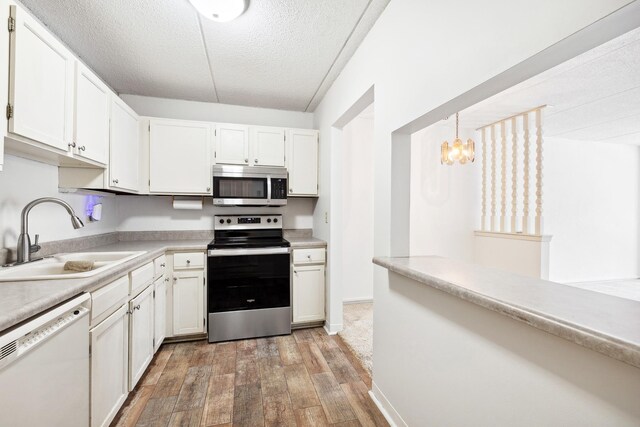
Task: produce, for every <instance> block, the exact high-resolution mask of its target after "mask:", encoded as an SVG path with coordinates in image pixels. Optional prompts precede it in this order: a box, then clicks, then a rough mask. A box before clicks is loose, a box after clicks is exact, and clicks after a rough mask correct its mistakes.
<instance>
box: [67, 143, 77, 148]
mask: <svg viewBox="0 0 640 427" xmlns="http://www.w3.org/2000/svg"><path fill="white" fill-rule="evenodd" d="M67 145H68V146H69V147H71V148H76V143H75V142H71V143H69V144H67Z"/></svg>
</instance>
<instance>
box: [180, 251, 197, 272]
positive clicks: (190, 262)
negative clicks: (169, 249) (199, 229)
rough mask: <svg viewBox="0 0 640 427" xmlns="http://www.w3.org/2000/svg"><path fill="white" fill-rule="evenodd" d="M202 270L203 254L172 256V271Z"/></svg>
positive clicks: (191, 253)
mask: <svg viewBox="0 0 640 427" xmlns="http://www.w3.org/2000/svg"><path fill="white" fill-rule="evenodd" d="M186 268H204V252H185V253H177V254H173V269H174V270H179V269H186Z"/></svg>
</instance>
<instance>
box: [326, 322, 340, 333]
mask: <svg viewBox="0 0 640 427" xmlns="http://www.w3.org/2000/svg"><path fill="white" fill-rule="evenodd" d="M342 328H343V325H342V323H331V324H329V323H326V322H325V324H324V330H325V331H327V334H329V335H335V334H337V333H338V332H340V331H341V330H342Z"/></svg>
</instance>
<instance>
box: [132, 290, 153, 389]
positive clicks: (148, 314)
mask: <svg viewBox="0 0 640 427" xmlns="http://www.w3.org/2000/svg"><path fill="white" fill-rule="evenodd" d="M129 312H130V313H131V320H130V330H129V331H130V333H129V391H131V390H133V388H134V387H135V386H136V384H137V383H138V380H140V377H142V374H143V373H144V370H145V369H147V366H149V363H151V359H152V358H153V334H154V326H153V321H154V315H153V285H149V286H148V287H147V289H145V290H144V291H142V293H141V294H140V295H138V296H137V297H135V298H134V299H132V300H131V301H130V302H129Z"/></svg>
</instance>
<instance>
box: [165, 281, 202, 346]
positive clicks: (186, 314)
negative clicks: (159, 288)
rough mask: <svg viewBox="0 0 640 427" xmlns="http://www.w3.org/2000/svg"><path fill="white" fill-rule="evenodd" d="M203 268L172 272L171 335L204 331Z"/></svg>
mask: <svg viewBox="0 0 640 427" xmlns="http://www.w3.org/2000/svg"><path fill="white" fill-rule="evenodd" d="M204 285H205V281H204V270H184V271H174V273H173V335H174V336H179V335H190V334H198V333H202V332H204V325H205V320H204Z"/></svg>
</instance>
